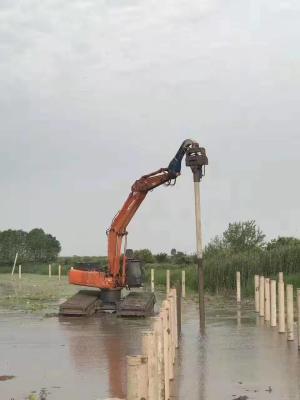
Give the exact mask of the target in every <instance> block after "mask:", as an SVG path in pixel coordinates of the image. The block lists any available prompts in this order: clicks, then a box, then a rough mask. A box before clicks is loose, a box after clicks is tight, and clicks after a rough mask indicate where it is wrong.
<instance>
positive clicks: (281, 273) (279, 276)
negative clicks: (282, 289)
mask: <svg viewBox="0 0 300 400" xmlns="http://www.w3.org/2000/svg"><path fill="white" fill-rule="evenodd" d="M278 282H283V272H279V273H278Z"/></svg>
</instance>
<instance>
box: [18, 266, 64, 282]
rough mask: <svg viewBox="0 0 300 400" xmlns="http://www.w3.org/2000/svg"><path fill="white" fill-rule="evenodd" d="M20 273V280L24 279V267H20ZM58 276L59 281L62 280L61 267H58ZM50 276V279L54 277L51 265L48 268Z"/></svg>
mask: <svg viewBox="0 0 300 400" xmlns="http://www.w3.org/2000/svg"><path fill="white" fill-rule="evenodd" d="M18 272H19V279H22V265H21V264H20V265H19V271H18ZM57 274H58V280H61V265H59V266H58V273H57ZM12 275H13V274H12ZM48 275H49V278H51V277H52V266H51V264H49V266H48Z"/></svg>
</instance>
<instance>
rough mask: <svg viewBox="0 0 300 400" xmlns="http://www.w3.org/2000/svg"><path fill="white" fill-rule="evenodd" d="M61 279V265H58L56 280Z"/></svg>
mask: <svg viewBox="0 0 300 400" xmlns="http://www.w3.org/2000/svg"><path fill="white" fill-rule="evenodd" d="M60 279H61V265H60V264H59V266H58V280H59V281H60Z"/></svg>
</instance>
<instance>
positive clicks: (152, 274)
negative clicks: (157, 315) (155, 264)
mask: <svg viewBox="0 0 300 400" xmlns="http://www.w3.org/2000/svg"><path fill="white" fill-rule="evenodd" d="M151 292H152V293H154V269H153V268H151Z"/></svg>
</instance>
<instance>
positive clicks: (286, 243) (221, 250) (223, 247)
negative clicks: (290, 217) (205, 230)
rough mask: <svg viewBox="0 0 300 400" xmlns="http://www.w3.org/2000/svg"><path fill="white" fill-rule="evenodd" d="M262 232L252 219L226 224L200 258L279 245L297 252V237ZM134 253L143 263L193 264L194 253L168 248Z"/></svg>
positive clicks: (299, 248) (268, 249)
mask: <svg viewBox="0 0 300 400" xmlns="http://www.w3.org/2000/svg"><path fill="white" fill-rule="evenodd" d="M265 237H266V236H265V234H264V233H263V232H262V230H261V229H260V228H259V227H258V226H257V224H256V222H255V221H254V220H249V221H244V222H234V223H230V224H229V225H228V227H227V229H226V230H225V231H224V232H223V233H222V234H221V235H218V236H215V237H214V238H213V239H212V240H211V241H210V242H209V243H208V244H207V246H206V247H205V249H204V259H209V258H213V257H215V256H218V257H222V256H232V255H234V254H235V255H236V254H240V253H243V254H245V253H246V254H249V253H251V252H270V251H271V250H275V249H280V248H283V247H285V248H286V247H288V248H290V247H294V246H297V249H298V250H299V251H300V240H299V239H297V238H294V237H280V236H279V237H278V238H275V239H272V240H270V241H266V240H265ZM134 256H135V257H136V258H138V259H140V260H142V261H143V262H145V263H149V264H151V263H155V262H156V263H172V264H193V263H195V262H196V256H195V255H194V254H192V255H189V254H186V253H184V252H182V251H177V250H176V249H174V248H173V249H171V251H170V254H167V253H158V254H152V252H151V251H150V250H149V249H141V250H136V251H135V252H134Z"/></svg>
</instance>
